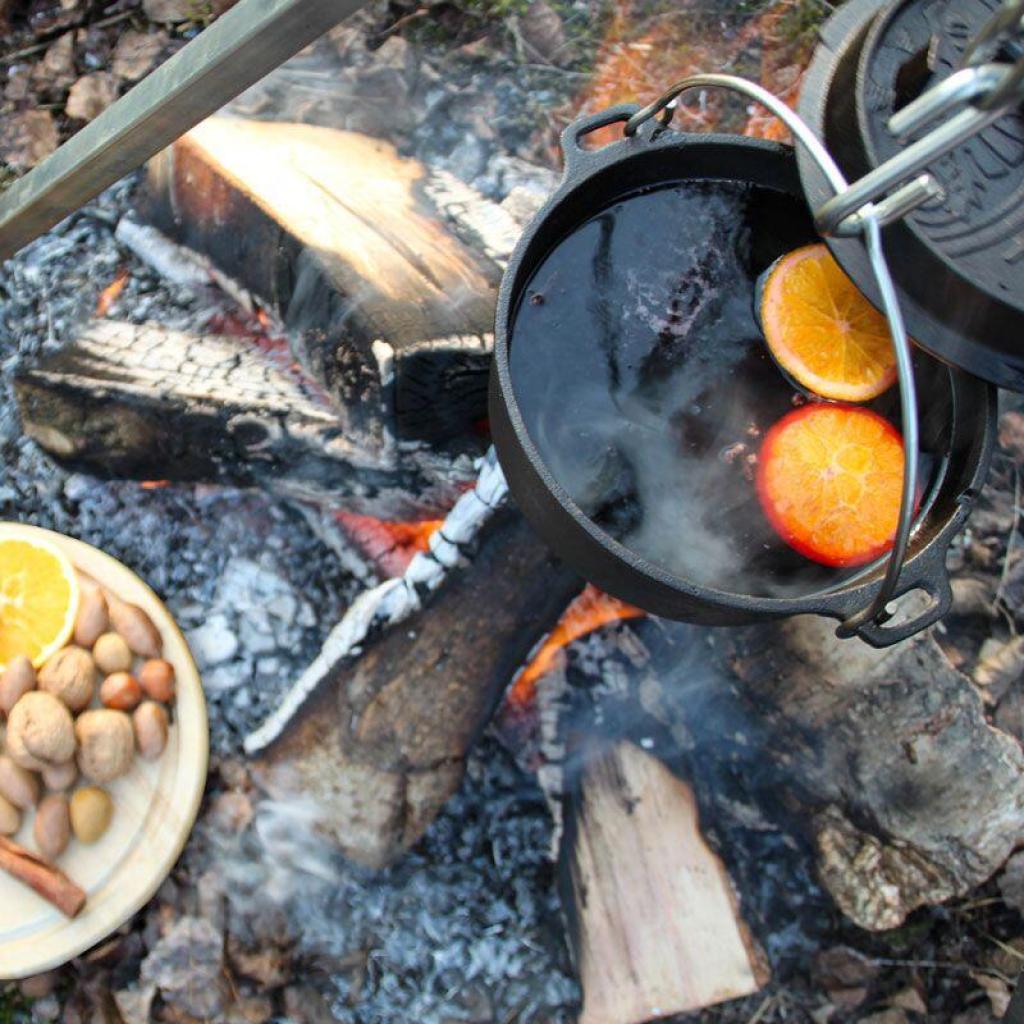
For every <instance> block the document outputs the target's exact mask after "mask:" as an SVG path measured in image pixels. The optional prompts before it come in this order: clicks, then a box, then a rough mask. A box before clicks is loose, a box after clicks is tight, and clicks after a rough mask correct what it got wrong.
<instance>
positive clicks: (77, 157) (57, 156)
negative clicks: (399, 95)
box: [0, 0, 365, 259]
mask: <svg viewBox="0 0 1024 1024" xmlns="http://www.w3.org/2000/svg"><path fill="white" fill-rule="evenodd" d="M364 2H365V0H240V2H239V3H238V4H237V5H236V6H235V7H233V8H232V9H231V10H230V11H228V12H227V13H226V14H224V15H223V16H222V17H220V18H219V19H218V20H217V21H216V22H214V24H213V25H211V26H210V27H209V28H207V29H206V30H204V31H203V32H202V33H201V34H200V35H198V36H197V37H196V38H195V39H193V40H192V42H190V43H189V44H188V45H187V46H186V47H184V48H183V49H182V50H180V51H179V52H178V53H176V54H175V55H174V56H173V57H171V59H170V60H168V61H167V62H166V63H165V64H163V65H161V66H160V67H159V68H157V70H156V71H154V72H153V73H152V74H151V75H150V76H149V77H148V78H146V79H144V80H143V81H142V82H140V83H139V84H138V85H137V86H135V88H134V89H132V90H131V92H129V93H127V94H126V95H125V96H123V97H122V98H121V99H119V100H118V101H117V102H116V103H115V104H113V105H112V106H110V107H108V108H107V109H106V110H105V111H104V112H103V113H102V114H100V116H99V117H97V118H96V120H95V121H93V122H91V123H90V124H88V125H87V126H86V127H85V128H83V129H82V130H81V131H80V132H79V133H78V134H77V135H75V136H73V137H72V138H71V139H70V140H68V141H67V142H66V143H64V145H63V146H61V147H60V149H58V150H57V151H56V152H55V153H54V154H53V155H52V156H50V157H49V158H48V159H46V160H45V161H44V162H43V163H41V164H40V165H39V166H38V167H36V168H35V169H34V170H32V171H30V172H29V173H28V174H27V175H25V177H24V178H21V179H20V180H19V181H17V182H15V183H14V185H12V186H11V187H10V188H9V189H8V190H7V191H6V192H5V193H2V194H0V259H7V258H8V257H10V256H13V255H14V253H16V252H17V251H18V250H19V249H20V248H21V247H22V246H24V245H26V244H27V243H29V242H31V241H32V239H34V238H37V237H38V236H39V235H41V234H42V233H43V232H44V231H47V230H49V229H50V228H52V227H53V226H54V225H55V224H57V223H59V222H60V221H61V220H63V218H64V217H66V216H67V215H68V214H69V213H73V212H74V211H75V210H77V209H78V208H79V207H80V206H82V205H83V204H84V203H87V202H88V201H89V200H90V199H93V198H95V197H96V196H97V195H99V193H100V192H102V191H103V190H104V189H105V188H107V187H109V186H110V185H112V184H114V182H115V181H117V180H118V179H119V178H121V177H123V176H124V175H125V174H128V173H129V172H130V171H133V170H135V169H136V168H137V167H139V166H141V165H142V164H143V163H144V162H145V161H146V160H148V159H149V158H150V157H151V156H153V154H154V153H157V152H159V151H160V150H161V149H164V148H165V147H166V146H169V145H170V144H171V143H172V142H173V141H174V140H175V139H177V138H178V137H179V136H181V135H183V134H184V133H185V132H187V131H188V130H189V129H190V128H192V127H194V126H195V125H196V124H198V123H199V122H200V121H202V120H203V118H205V117H208V116H209V115H210V114H212V113H214V112H215V111H216V110H219V109H220V108H221V107H222V106H224V104H225V103H227V102H229V101H230V100H232V99H234V98H235V97H236V96H237V95H238V94H239V93H241V92H243V91H244V90H245V89H247V88H248V87H249V86H250V85H252V84H253V83H254V82H257V81H259V80H260V79H261V78H262V77H263V76H264V75H266V74H267V73H268V72H270V71H273V70H274V68H276V67H277V66H278V65H279V64H282V63H283V62H284V61H286V60H287V59H288V58H289V57H291V56H293V55H294V54H296V53H298V51H299V50H301V49H302V48H303V47H304V46H307V45H309V43H311V42H313V41H314V40H315V39H317V38H318V37H319V36H321V35H322V34H323V33H324V32H325V31H327V29H329V28H332V27H333V26H334V25H336V24H337V23H338V22H339V21H342V20H343V19H344V18H346V17H348V15H350V14H352V13H353V11H356V10H358V9H359V8H360V7H362V6H363V3H364Z"/></svg>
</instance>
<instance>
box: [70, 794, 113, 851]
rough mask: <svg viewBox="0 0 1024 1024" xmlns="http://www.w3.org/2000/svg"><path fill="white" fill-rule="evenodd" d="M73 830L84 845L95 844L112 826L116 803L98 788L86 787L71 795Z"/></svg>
mask: <svg viewBox="0 0 1024 1024" xmlns="http://www.w3.org/2000/svg"><path fill="white" fill-rule="evenodd" d="M70 811H71V830H72V831H73V832H74V833H75V838H77V839H78V840H79V841H80V842H83V843H95V842H96V840H97V839H99V838H100V836H102V835H103V833H104V832H106V831H107V828H108V827H109V825H110V819H111V818H112V817H113V815H114V802H113V801H112V800H111V799H110V794H109V793H107V791H106V790H104V789H100V788H99V787H98V786H86V787H85V788H84V789H78V790H75V792H74V793H73V794H72V795H71V805H70Z"/></svg>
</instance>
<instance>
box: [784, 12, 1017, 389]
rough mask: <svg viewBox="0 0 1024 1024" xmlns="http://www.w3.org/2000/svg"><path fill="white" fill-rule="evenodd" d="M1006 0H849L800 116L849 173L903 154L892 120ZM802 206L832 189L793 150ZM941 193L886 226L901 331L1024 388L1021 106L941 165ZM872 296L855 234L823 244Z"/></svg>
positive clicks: (816, 64)
mask: <svg viewBox="0 0 1024 1024" xmlns="http://www.w3.org/2000/svg"><path fill="white" fill-rule="evenodd" d="M998 5H999V0H899V2H896V3H892V2H886V0H850V2H848V3H847V4H845V5H843V6H842V7H841V8H840V9H839V10H838V11H837V12H836V14H835V15H834V16H833V17H832V18H831V19H830V20H829V22H828V23H827V24H826V25H825V26H824V27H823V29H822V31H821V34H820V45H819V46H818V48H817V50H816V52H815V56H814V59H813V61H812V63H811V66H810V68H809V70H808V73H807V76H806V79H805V82H804V85H803V88H802V90H801V102H800V113H801V115H802V116H803V117H804V119H805V120H806V121H807V122H808V123H809V124H810V126H811V127H812V128H813V129H814V131H815V132H816V133H817V134H818V135H819V137H820V138H822V139H823V141H824V142H825V144H826V146H827V147H828V148H829V150H830V151H831V152H832V155H833V157H834V158H835V160H836V162H837V163H838V164H839V166H840V168H841V169H842V170H843V172H844V174H845V175H846V177H847V179H848V180H850V181H853V180H855V179H857V178H859V177H861V176H862V175H863V174H865V173H866V172H868V171H869V170H871V169H872V168H874V167H876V166H878V165H879V164H880V163H884V162H885V160H887V159H888V158H889V157H891V156H893V155H894V154H895V153H896V152H897V151H898V150H899V149H900V143H899V141H898V140H897V139H896V138H895V137H894V136H893V135H892V134H891V133H890V132H889V131H888V129H887V127H886V124H887V121H888V119H889V117H890V116H891V115H892V113H894V112H895V111H896V110H897V109H899V108H900V107H902V106H905V105H906V103H907V102H909V101H910V100H911V99H913V98H915V96H916V95H919V94H920V93H921V92H922V91H923V90H924V89H925V88H927V87H928V86H929V85H933V84H935V83H936V82H938V81H940V80H942V79H943V78H946V77H948V76H949V75H950V74H952V73H953V71H955V70H956V69H957V66H958V64H959V62H960V59H961V57H962V56H963V52H964V48H965V46H966V44H967V42H968V41H969V40H970V39H971V38H972V37H973V36H974V35H975V34H976V33H977V32H978V31H979V30H980V29H981V28H982V26H983V25H984V24H985V22H986V21H987V20H988V19H989V18H990V17H991V16H992V13H993V11H994V10H995V9H996V8H997V6H998ZM799 163H800V173H801V179H802V181H803V186H804V190H805V192H806V195H807V200H808V203H809V204H810V206H811V208H812V209H814V208H817V207H818V206H820V205H821V203H822V202H824V201H825V200H826V199H828V198H830V197H831V194H832V193H831V191H830V189H829V188H828V186H827V185H826V184H825V182H824V179H823V178H822V176H821V174H820V172H819V171H818V169H817V167H816V166H815V165H814V164H813V162H812V161H811V160H809V159H808V158H807V156H806V154H804V153H803V152H800V153H799ZM929 171H930V172H931V174H932V175H933V177H934V178H935V179H936V180H937V181H938V182H939V184H940V185H941V186H942V189H943V192H944V196H943V197H942V198H941V199H938V200H934V201H932V202H929V203H928V204H926V205H925V206H923V207H921V208H920V209H919V210H918V211H916V212H915V213H913V214H911V215H910V216H909V217H908V218H907V219H905V220H904V221H901V222H898V223H896V224H893V225H891V226H890V227H888V228H886V229H885V235H884V239H885V248H886V254H887V256H888V259H889V264H890V267H891V269H892V274H893V278H894V280H895V283H896V285H897V288H898V290H899V293H900V300H901V304H902V307H903V311H904V316H905V318H906V321H907V327H908V330H909V332H910V334H911V336H912V337H913V338H914V340H915V341H916V342H917V343H918V344H919V345H921V346H922V347H923V348H925V349H927V350H928V351H929V352H931V353H932V354H933V355H936V356H938V357H939V358H941V359H944V360H946V361H947V362H950V363H952V364H954V365H956V366H958V367H960V368H961V369H964V370H967V371H969V372H971V373H974V374H976V375H978V376H980V377H983V378H984V379H986V380H988V381H991V382H992V383H995V384H999V385H1001V386H1003V387H1007V388H1011V389H1013V390H1015V391H1024V112H1022V111H1018V112H1015V113H1014V114H1012V115H1007V116H1006V117H1004V118H1002V119H1001V120H999V121H997V122H996V123H995V124H993V125H991V126H990V127H989V128H987V129H986V130H985V131H984V132H982V133H981V134H980V135H978V136H976V137H975V138H973V139H971V140H970V141H968V142H967V143H965V144H963V145H962V146H960V147H958V148H957V149H956V150H954V151H953V152H952V153H950V154H948V155H947V156H945V157H942V158H941V159H940V160H938V161H936V162H935V163H934V164H933V165H932V166H931V167H930V168H929ZM826 241H827V242H828V245H829V247H830V248H831V250H832V252H833V254H834V255H835V257H836V259H837V260H838V261H839V262H840V263H841V264H842V266H843V268H844V269H845V270H846V272H847V273H848V274H849V275H850V276H851V277H852V278H853V280H854V281H855V282H856V283H857V285H858V287H859V288H860V289H861V290H862V291H863V292H864V293H865V294H866V295H867V296H868V297H869V298H870V299H871V300H872V302H874V303H875V304H876V305H880V299H879V295H878V291H877V288H876V286H875V283H874V279H873V276H872V273H871V270H870V267H869V265H868V260H867V255H866V253H865V250H864V246H863V244H862V243H861V241H860V240H859V239H836V238H830V239H826Z"/></svg>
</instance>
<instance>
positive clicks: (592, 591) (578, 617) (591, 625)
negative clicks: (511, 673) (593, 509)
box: [509, 583, 647, 706]
mask: <svg viewBox="0 0 1024 1024" xmlns="http://www.w3.org/2000/svg"><path fill="white" fill-rule="evenodd" d="M646 614H647V613H646V612H645V611H643V610H642V609H640V608H635V607H634V606H633V605H631V604H626V603H625V601H620V600H619V599H618V598H617V597H610V596H609V595H608V594H605V593H604V592H603V591H600V590H598V589H597V587H595V586H593V584H590V583H588V584H587V585H586V586H585V587H584V588H583V591H582V592H581V593H580V594H579V596H578V597H576V598H575V599H574V600H573V601H572V603H571V604H570V605H569V606H568V608H566V609H565V611H564V612H562V617H561V618H560V619H559V620H558V624H557V625H556V626H555V628H554V629H553V630H552V631H551V634H550V635H549V636H548V638H547V639H546V640H545V641H544V643H543V644H541V647H540V650H539V651H537V653H536V654H535V655H534V657H533V660H532V661H531V662H530V663H529V664H528V665H527V666H526V668H524V669H523V671H522V672H520V674H519V676H518V677H517V679H516V681H515V682H514V683H513V684H512V690H511V692H510V693H509V700H510V701H511V703H513V704H517V705H519V706H523V705H526V704H529V703H530V702H531V701H532V700H533V694H534V691H535V689H536V686H537V680H538V679H540V678H541V676H543V675H545V674H547V673H548V672H549V671H551V669H552V668H553V667H554V664H555V659H556V658H557V657H558V652H559V651H561V650H562V648H564V647H567V646H568V645H569V644H571V643H572V642H573V640H578V639H579V638H580V637H581V636H586V635H587V634H588V633H592V632H593V631H594V630H595V629H600V628H601V627H602V626H606V625H608V623H609V622H620V621H624V620H625V619H636V618H640V617H641V616H643V615H646Z"/></svg>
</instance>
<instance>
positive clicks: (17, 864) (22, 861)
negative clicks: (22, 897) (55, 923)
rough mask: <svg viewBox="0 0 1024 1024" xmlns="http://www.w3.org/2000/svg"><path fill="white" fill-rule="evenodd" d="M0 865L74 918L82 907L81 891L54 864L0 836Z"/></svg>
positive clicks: (83, 899) (82, 894)
mask: <svg viewBox="0 0 1024 1024" xmlns="http://www.w3.org/2000/svg"><path fill="white" fill-rule="evenodd" d="M0 868H2V869H3V870H4V871H6V872H7V873H8V874H9V875H11V876H12V877H14V878H16V879H18V881H19V882H24V883H25V885H27V886H29V887H30V888H32V889H35V891H36V892H37V893H39V895H40V896H42V897H43V899H44V900H48V901H49V902H50V903H52V904H53V905H54V906H55V907H56V908H57V909H58V910H59V911H60V912H61V913H62V914H66V915H67V916H68V917H75V916H76V915H77V914H78V912H79V911H80V910H81V909H82V907H84V906H85V899H86V896H85V892H84V890H82V889H80V888H79V887H78V886H77V885H75V883H74V882H72V881H71V879H70V878H68V876H67V875H65V874H64V872H63V871H61V869H60V868H59V867H57V866H56V865H55V864H51V863H50V862H49V861H48V860H44V859H43V858H42V857H40V856H39V855H38V854H35V853H33V852H32V851H31V850H26V849H25V847H24V846H19V845H18V844H17V843H13V842H11V840H10V839H6V838H4V837H3V836H0Z"/></svg>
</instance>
